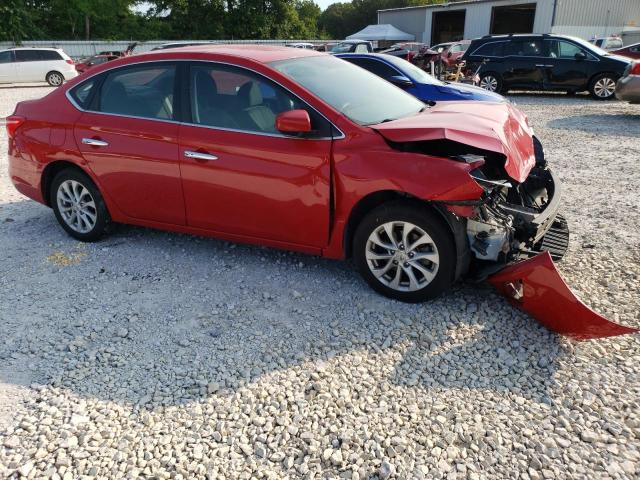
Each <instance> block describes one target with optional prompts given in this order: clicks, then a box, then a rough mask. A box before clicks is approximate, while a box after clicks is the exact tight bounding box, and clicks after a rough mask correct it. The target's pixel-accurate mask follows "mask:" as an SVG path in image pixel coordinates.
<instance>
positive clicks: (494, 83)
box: [479, 72, 503, 93]
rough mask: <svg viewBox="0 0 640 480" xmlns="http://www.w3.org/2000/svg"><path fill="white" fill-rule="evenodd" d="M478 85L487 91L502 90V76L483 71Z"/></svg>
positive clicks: (498, 91)
mask: <svg viewBox="0 0 640 480" xmlns="http://www.w3.org/2000/svg"><path fill="white" fill-rule="evenodd" d="M479 85H480V87H481V88H484V89H485V90H488V91H489V92H495V93H501V92H502V88H503V87H502V77H500V75H498V74H497V73H494V72H487V73H483V74H482V76H481V77H480V84H479Z"/></svg>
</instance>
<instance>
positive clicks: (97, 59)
mask: <svg viewBox="0 0 640 480" xmlns="http://www.w3.org/2000/svg"><path fill="white" fill-rule="evenodd" d="M118 58H120V57H119V56H117V55H94V56H93V57H89V58H84V59H82V60H80V61H79V62H78V63H76V70H77V71H78V73H84V72H86V71H87V70H89V69H90V68H93V67H96V66H98V65H102V64H103V63H106V62H110V61H112V60H116V59H118Z"/></svg>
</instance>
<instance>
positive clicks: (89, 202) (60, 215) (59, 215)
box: [49, 168, 111, 242]
mask: <svg viewBox="0 0 640 480" xmlns="http://www.w3.org/2000/svg"><path fill="white" fill-rule="evenodd" d="M50 192H51V193H50V197H49V201H50V205H51V206H52V208H53V211H54V213H55V215H56V219H57V220H58V223H60V225H61V226H62V228H64V230H65V231H66V232H67V233H68V234H69V235H71V236H72V237H73V238H75V239H77V240H80V241H82V242H95V241H96V240H99V239H100V238H101V237H102V236H103V235H104V234H105V232H106V230H107V226H108V225H109V223H110V222H111V217H110V216H109V211H108V210H107V206H106V205H105V203H104V199H103V198H102V195H101V194H100V191H99V190H98V187H96V185H95V183H93V181H92V180H91V179H90V178H89V177H88V176H87V175H86V174H84V173H82V172H80V171H78V170H75V169H72V168H67V169H65V170H62V171H61V172H59V173H58V174H57V175H56V176H55V177H54V178H53V181H52V182H51V189H50Z"/></svg>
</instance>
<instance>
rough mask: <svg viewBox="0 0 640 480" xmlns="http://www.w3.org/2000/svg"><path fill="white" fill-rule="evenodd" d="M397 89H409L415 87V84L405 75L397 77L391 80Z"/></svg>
mask: <svg viewBox="0 0 640 480" xmlns="http://www.w3.org/2000/svg"><path fill="white" fill-rule="evenodd" d="M389 81H390V82H391V83H393V84H394V85H395V86H397V87H401V88H407V87H411V86H413V82H412V81H411V80H409V79H408V78H407V77H405V76H404V75H395V76H393V77H391V78H390V79H389Z"/></svg>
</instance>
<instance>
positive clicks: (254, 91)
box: [238, 81, 262, 107]
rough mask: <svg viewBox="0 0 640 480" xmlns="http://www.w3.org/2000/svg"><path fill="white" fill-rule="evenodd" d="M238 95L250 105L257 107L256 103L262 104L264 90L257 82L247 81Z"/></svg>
mask: <svg viewBox="0 0 640 480" xmlns="http://www.w3.org/2000/svg"><path fill="white" fill-rule="evenodd" d="M238 97H240V99H241V100H242V101H243V102H244V104H245V105H247V106H248V107H255V106H256V105H262V92H261V91H260V86H259V85H258V83H257V82H253V81H250V82H247V83H245V84H244V85H242V86H241V87H240V90H238Z"/></svg>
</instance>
